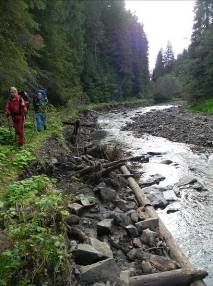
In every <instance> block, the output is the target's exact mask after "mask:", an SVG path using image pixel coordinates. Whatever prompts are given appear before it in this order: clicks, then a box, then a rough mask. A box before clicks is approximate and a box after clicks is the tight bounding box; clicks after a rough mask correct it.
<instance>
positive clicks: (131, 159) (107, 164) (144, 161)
mask: <svg viewBox="0 0 213 286" xmlns="http://www.w3.org/2000/svg"><path fill="white" fill-rule="evenodd" d="M134 161H135V162H137V161H140V163H146V162H149V158H148V157H146V156H144V155H140V156H135V157H129V158H126V159H121V160H117V161H113V162H110V163H106V164H105V165H103V167H104V168H108V167H112V166H114V165H116V164H118V163H122V162H123V164H125V163H126V162H134ZM130 175H131V174H130Z"/></svg>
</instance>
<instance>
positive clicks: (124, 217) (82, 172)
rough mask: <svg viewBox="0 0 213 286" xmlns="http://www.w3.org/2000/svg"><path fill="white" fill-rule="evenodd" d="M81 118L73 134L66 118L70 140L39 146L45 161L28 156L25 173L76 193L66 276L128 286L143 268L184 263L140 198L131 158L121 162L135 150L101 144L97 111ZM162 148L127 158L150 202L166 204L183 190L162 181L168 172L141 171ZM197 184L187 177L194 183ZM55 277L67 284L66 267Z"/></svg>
mask: <svg viewBox="0 0 213 286" xmlns="http://www.w3.org/2000/svg"><path fill="white" fill-rule="evenodd" d="M79 120H80V122H81V125H82V127H81V130H80V133H79V134H78V135H77V136H73V128H74V127H73V126H72V125H66V126H65V128H64V138H65V141H64V142H63V140H62V138H61V139H60V138H57V137H55V136H52V137H51V138H49V139H48V140H47V142H46V143H44V144H43V148H42V149H41V150H40V151H39V152H40V154H39V157H40V158H41V161H38V160H36V161H34V162H32V163H30V164H29V165H28V166H27V167H26V168H25V172H24V173H23V174H22V175H21V177H22V178H23V177H28V176H31V175H35V174H43V173H45V174H47V175H48V176H51V177H56V178H57V179H58V188H59V189H61V191H62V192H63V193H64V194H71V195H72V199H69V201H67V202H65V204H66V209H67V210H68V212H69V216H67V217H65V218H64V220H63V222H62V223H64V225H65V230H66V235H65V237H66V245H67V249H68V253H69V254H70V255H71V256H70V259H69V262H68V264H69V265H66V266H68V269H69V276H68V277H67V278H66V279H67V281H66V283H69V284H68V285H72V286H83V285H85V286H90V285H91V286H104V285H106V286H112V285H113V286H116V285H117V286H119V285H120V286H126V285H129V279H130V278H131V277H134V276H137V275H145V274H146V275H147V274H151V273H152V274H153V273H159V272H161V271H167V270H175V269H179V268H180V265H179V264H178V263H177V261H175V260H173V259H172V258H171V256H170V249H169V248H168V246H167V244H166V242H165V239H164V237H163V236H162V235H161V234H160V233H159V225H158V224H159V221H158V219H156V218H154V219H152V218H150V217H149V216H148V214H147V213H146V211H145V209H144V208H142V207H141V206H140V205H139V204H138V202H137V200H136V198H135V196H134V195H133V192H132V190H131V189H130V188H129V187H128V182H127V178H126V177H125V176H124V175H123V174H122V172H121V171H120V166H121V165H122V164H124V163H125V162H123V161H122V162H121V163H119V162H120V160H121V158H124V157H129V155H127V153H126V154H125V153H123V152H122V150H120V148H117V147H115V146H112V145H109V144H108V145H101V146H100V145H99V144H96V143H97V141H96V143H95V141H94V138H95V137H96V136H94V135H95V134H96V133H97V126H96V121H97V113H96V112H86V113H85V114H81V115H80V116H79ZM160 154H161V153H155V152H147V153H146V154H142V155H141V156H136V158H135V159H134V158H132V157H131V158H130V159H131V160H128V163H127V164H128V168H129V170H130V172H131V173H132V174H133V175H134V176H135V178H137V180H138V183H139V184H140V186H141V187H142V188H143V190H144V193H145V194H146V195H147V197H148V198H149V199H150V201H151V203H152V205H153V206H154V207H155V208H162V209H164V208H165V207H166V206H167V205H169V204H170V203H171V202H172V201H174V200H176V198H177V197H176V195H177V196H178V195H179V194H178V191H177V192H176V193H175V192H174V191H173V190H169V189H165V188H164V189H162V188H158V187H156V186H158V185H159V183H160V182H162V181H164V179H165V177H164V176H162V175H159V174H155V175H147V176H146V177H143V176H142V177H141V173H140V172H139V171H138V169H140V168H142V167H143V166H145V165H146V164H147V163H148V162H149V160H150V159H152V157H153V156H154V157H155V156H159V155H160ZM133 157H134V156H133ZM170 163H171V162H168V161H167V162H164V164H170ZM194 183H196V182H194V181H193V182H191V181H189V182H185V183H184V184H185V185H187V186H188V187H189V186H191V184H194ZM187 186H186V187H187ZM178 190H179V189H178ZM170 211H171V212H173V211H175V210H174V208H173V209H172V210H170ZM168 212H169V210H168ZM56 281H57V285H65V281H64V280H63V279H62V277H60V274H59V275H58V277H57V279H56Z"/></svg>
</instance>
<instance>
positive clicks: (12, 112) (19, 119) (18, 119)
mask: <svg viewBox="0 0 213 286" xmlns="http://www.w3.org/2000/svg"><path fill="white" fill-rule="evenodd" d="M9 93H10V96H9V99H8V101H7V104H6V107H5V112H6V115H7V116H8V117H9V116H11V117H12V120H13V126H14V128H15V131H16V135H17V137H18V146H19V147H21V146H22V145H23V144H24V120H25V113H26V112H27V107H26V104H25V102H24V100H23V98H22V97H21V96H20V95H18V91H17V89H16V88H15V87H11V88H10V89H9Z"/></svg>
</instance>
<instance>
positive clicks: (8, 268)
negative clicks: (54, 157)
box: [0, 109, 78, 286]
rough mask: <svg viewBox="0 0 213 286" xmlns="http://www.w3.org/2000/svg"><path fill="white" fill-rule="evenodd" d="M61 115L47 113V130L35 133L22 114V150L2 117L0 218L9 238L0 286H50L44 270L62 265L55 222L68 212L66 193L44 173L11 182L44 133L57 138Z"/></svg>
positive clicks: (60, 234) (0, 261)
mask: <svg viewBox="0 0 213 286" xmlns="http://www.w3.org/2000/svg"><path fill="white" fill-rule="evenodd" d="M77 112H78V110H73V109H71V111H70V112H66V116H69V117H73V116H75V115H76V113H77ZM62 115H63V113H62V111H60V112H51V113H49V114H48V124H47V126H48V129H47V130H45V131H43V132H37V131H36V126H35V122H34V116H33V115H31V116H28V118H27V120H26V122H25V139H26V140H25V141H26V144H25V145H24V147H23V148H22V149H18V148H17V147H16V145H15V140H14V139H15V134H14V130H13V128H11V129H10V130H9V128H8V126H7V121H6V122H5V124H4V126H1V127H0V144H1V145H0V222H1V226H4V233H5V234H6V237H7V241H9V242H10V246H9V247H7V249H6V250H4V251H3V252H1V253H0V286H6V285H13V284H14V283H15V284H16V282H17V283H18V284H17V285H22V286H25V285H31V286H32V285H36V284H37V282H36V279H37V280H38V279H39V281H40V282H41V284H42V285H50V284H52V281H51V279H50V277H49V273H50V270H51V272H52V273H53V274H56V275H57V273H60V274H63V272H64V270H65V268H66V266H65V265H64V262H65V260H66V256H67V253H66V249H65V244H64V230H63V224H62V223H61V221H62V218H63V217H64V216H67V215H68V214H69V213H68V212H67V211H66V208H65V207H64V202H65V201H67V200H70V199H71V196H70V197H69V198H68V197H66V198H65V197H64V196H62V194H61V192H59V191H57V189H56V185H55V184H56V182H55V181H54V180H52V179H49V178H48V177H47V176H45V175H41V176H32V177H30V178H27V179H25V180H21V181H18V180H17V178H18V175H19V174H20V173H21V172H22V170H23V168H24V167H25V166H26V165H27V164H28V162H29V161H31V160H33V159H36V154H37V150H38V149H40V148H41V146H42V144H43V142H44V140H45V139H46V138H47V137H49V136H50V135H51V134H56V135H57V138H59V139H60V138H62V137H63V125H62V122H61V118H62ZM63 116H64V115H63ZM58 223H59V224H58ZM17 277H18V278H17ZM13 279H15V281H16V279H17V281H16V282H14V280H13Z"/></svg>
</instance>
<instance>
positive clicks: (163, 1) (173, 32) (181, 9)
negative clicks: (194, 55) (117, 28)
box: [125, 0, 194, 71]
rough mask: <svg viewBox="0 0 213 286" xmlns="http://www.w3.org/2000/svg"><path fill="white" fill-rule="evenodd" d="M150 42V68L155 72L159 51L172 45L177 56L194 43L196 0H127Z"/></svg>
mask: <svg viewBox="0 0 213 286" xmlns="http://www.w3.org/2000/svg"><path fill="white" fill-rule="evenodd" d="M125 2H126V9H128V10H130V11H131V12H132V13H134V14H135V15H136V16H137V17H138V20H139V22H140V23H143V25H144V31H145V33H146V35H147V38H148V42H149V68H150V70H151V71H152V70H153V68H154V66H155V62H156V57H157V54H158V52H159V50H160V49H161V48H162V49H165V48H166V45H167V43H168V41H170V42H171V44H172V47H173V51H174V53H175V56H177V55H178V54H180V53H181V52H182V51H183V49H184V48H187V47H188V46H189V44H190V38H191V33H192V26H193V19H194V14H193V8H194V1H193V0H126V1H125Z"/></svg>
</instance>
